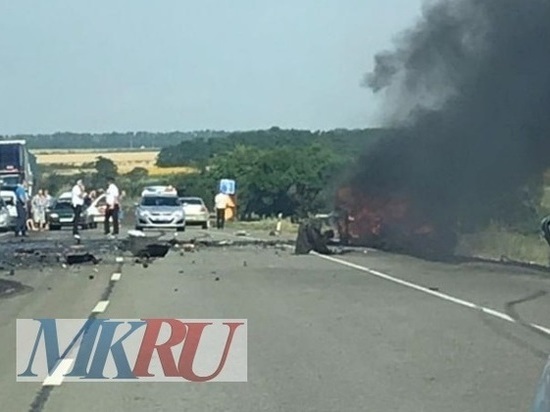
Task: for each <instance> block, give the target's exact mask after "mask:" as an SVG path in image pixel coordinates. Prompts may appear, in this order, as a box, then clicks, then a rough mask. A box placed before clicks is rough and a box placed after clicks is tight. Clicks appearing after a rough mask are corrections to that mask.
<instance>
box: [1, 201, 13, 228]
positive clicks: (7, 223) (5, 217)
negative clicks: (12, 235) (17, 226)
mask: <svg viewBox="0 0 550 412" xmlns="http://www.w3.org/2000/svg"><path fill="white" fill-rule="evenodd" d="M12 225H13V220H12V218H11V216H10V212H9V210H8V205H7V204H6V202H5V201H4V199H2V198H1V197H0V230H9V229H11V227H12Z"/></svg>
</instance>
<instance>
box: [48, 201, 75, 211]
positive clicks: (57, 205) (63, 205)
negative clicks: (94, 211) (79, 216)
mask: <svg viewBox="0 0 550 412" xmlns="http://www.w3.org/2000/svg"><path fill="white" fill-rule="evenodd" d="M72 208H73V207H72V205H71V204H70V203H69V202H56V203H55V205H53V208H52V209H55V210H62V209H71V210H72Z"/></svg>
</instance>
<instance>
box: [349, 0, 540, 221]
mask: <svg viewBox="0 0 550 412" xmlns="http://www.w3.org/2000/svg"><path fill="white" fill-rule="evenodd" d="M549 22H550V1H548V0H444V1H438V2H436V3H432V4H430V5H427V6H425V8H424V12H423V18H422V19H421V21H419V22H418V23H417V25H416V27H414V28H412V29H411V30H409V31H408V32H406V33H404V34H403V35H402V36H401V38H400V39H399V40H398V41H397V42H396V45H395V49H394V50H393V51H387V52H383V53H381V54H379V55H378V56H376V58H375V68H374V70H373V72H372V73H369V74H367V75H366V76H365V84H366V85H367V86H368V87H369V88H371V89H372V90H373V92H375V93H383V94H384V97H385V99H386V103H387V104H386V107H385V111H386V115H387V116H388V124H387V126H388V127H390V128H392V130H394V131H395V132H393V133H391V135H390V137H388V138H386V139H383V140H382V141H381V142H380V143H379V144H377V145H375V147H373V148H371V149H369V151H368V152H367V153H365V154H364V155H363V156H362V157H361V159H360V161H359V163H358V167H357V170H356V171H355V172H354V175H353V177H352V178H351V181H350V182H349V183H350V186H351V187H353V188H354V190H355V191H356V192H360V193H362V195H365V196H366V197H367V198H368V197H369V196H370V197H379V196H386V197H387V196H388V195H389V196H402V197H403V198H407V199H409V201H410V202H411V204H412V207H413V208H414V210H416V212H417V213H420V214H421V215H422V216H424V217H429V219H432V221H433V222H435V223H436V225H438V224H439V225H451V226H454V225H456V224H458V222H464V221H471V222H485V223H486V222H487V221H489V220H490V219H491V218H493V217H494V216H497V215H506V214H508V215H510V214H512V213H513V212H512V211H511V210H512V209H513V205H512V204H513V203H514V202H516V203H521V196H519V195H518V193H521V189H522V188H523V187H524V186H525V185H526V184H527V183H528V182H529V181H531V180H532V179H534V178H538V177H540V176H541V175H542V172H543V170H544V169H545V168H546V167H548V166H549V165H550V24H549ZM502 199H507V201H502ZM503 205H507V206H503ZM503 208H505V209H506V208H508V209H509V210H508V209H507V210H503Z"/></svg>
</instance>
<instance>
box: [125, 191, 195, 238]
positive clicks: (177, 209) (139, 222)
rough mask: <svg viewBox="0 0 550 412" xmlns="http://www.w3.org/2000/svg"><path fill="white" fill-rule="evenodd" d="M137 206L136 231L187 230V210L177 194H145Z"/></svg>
mask: <svg viewBox="0 0 550 412" xmlns="http://www.w3.org/2000/svg"><path fill="white" fill-rule="evenodd" d="M135 206H136V210H135V219H136V230H143V229H176V230H178V231H184V230H185V210H184V208H183V205H182V204H181V202H180V200H179V198H178V196H177V195H175V194H164V193H162V194H158V193H157V192H152V193H150V194H145V195H144V196H142V197H141V200H140V202H139V203H137V204H136V205H135Z"/></svg>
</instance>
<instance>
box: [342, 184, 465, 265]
mask: <svg viewBox="0 0 550 412" xmlns="http://www.w3.org/2000/svg"><path fill="white" fill-rule="evenodd" d="M424 210H425V209H424V208H420V207H418V206H417V205H416V204H415V203H414V202H413V200H411V199H408V198H407V197H406V196H398V195H395V194H390V195H380V194H378V195H375V194H373V195H372V196H369V194H367V193H364V192H362V191H358V190H353V189H352V188H350V187H345V188H342V189H340V190H339V191H338V193H337V195H336V208H335V212H334V213H333V217H332V226H333V227H334V229H335V232H336V233H338V235H339V236H338V237H339V240H340V243H342V244H344V245H350V246H366V247H372V248H376V249H381V250H391V251H393V252H398V253H405V254H411V255H417V256H421V257H429V258H444V257H448V256H451V255H453V252H454V248H455V246H456V242H457V236H456V233H455V231H454V227H453V225H452V224H451V223H449V222H441V221H437V220H436V219H435V218H434V216H428V215H426V214H424V213H422V212H423V211H424Z"/></svg>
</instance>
